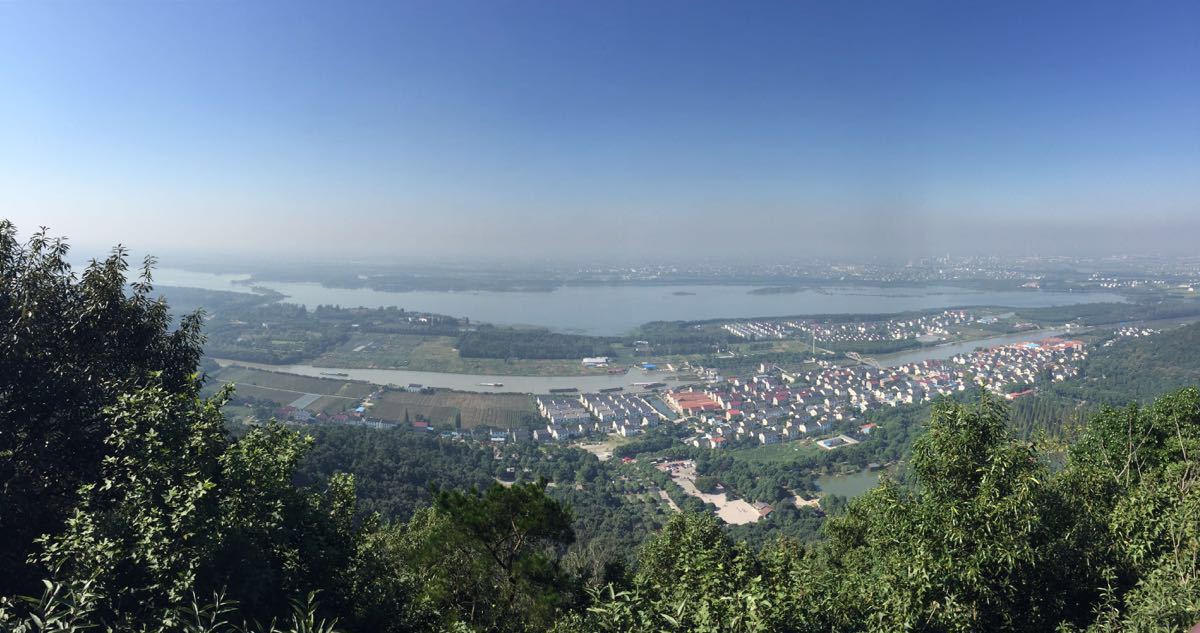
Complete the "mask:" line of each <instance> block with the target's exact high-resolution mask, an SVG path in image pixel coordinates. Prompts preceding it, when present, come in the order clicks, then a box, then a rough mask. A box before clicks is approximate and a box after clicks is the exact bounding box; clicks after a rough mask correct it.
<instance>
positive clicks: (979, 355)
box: [951, 338, 1087, 394]
mask: <svg viewBox="0 0 1200 633" xmlns="http://www.w3.org/2000/svg"><path fill="white" fill-rule="evenodd" d="M1086 358H1087V349H1085V348H1084V345H1083V342H1082V341H1075V340H1063V339H1061V338H1048V339H1044V340H1041V341H1036V342H1035V341H1028V342H1024V343H1016V344H1013V345H1001V346H999V347H992V348H989V349H986V350H979V351H976V352H974V353H972V354H960V355H958V356H955V357H954V358H953V359H951V360H952V361H953V363H954V364H955V365H956V366H957V368H956V370H955V372H954V374H953V378H954V379H955V380H958V381H959V382H965V381H967V380H970V381H971V382H972V383H974V384H981V385H982V386H983V387H984V388H985V389H990V390H991V391H993V392H995V393H1001V394H1002V393H1006V392H1008V390H1009V388H1010V387H1012V386H1013V385H1021V384H1028V385H1031V386H1032V385H1034V384H1036V383H1037V382H1039V381H1040V380H1042V379H1044V378H1048V379H1049V380H1050V381H1052V382H1062V381H1064V380H1067V379H1068V378H1073V377H1075V376H1078V375H1079V364H1080V363H1081V362H1082V361H1083V360H1084V359H1086Z"/></svg>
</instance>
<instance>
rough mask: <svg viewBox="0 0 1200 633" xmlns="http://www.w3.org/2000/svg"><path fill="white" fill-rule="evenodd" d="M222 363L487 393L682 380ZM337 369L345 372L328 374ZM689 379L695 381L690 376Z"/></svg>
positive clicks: (637, 374) (634, 373)
mask: <svg viewBox="0 0 1200 633" xmlns="http://www.w3.org/2000/svg"><path fill="white" fill-rule="evenodd" d="M216 360H217V364H219V365H221V366H222V367H225V366H228V365H237V366H240V367H251V368H254V369H263V370H266V371H277V372H282V373H285V374H299V375H301V376H316V377H318V378H346V379H348V380H363V381H366V382H370V383H374V384H377V385H400V386H404V385H410V384H418V385H422V386H425V387H438V388H442V389H454V390H457V391H476V392H487V393H514V392H516V393H533V394H548V393H550V390H551V389H571V388H575V389H578V390H579V391H580V392H582V393H597V392H599V391H600V390H601V389H609V388H612V387H623V388H624V389H625V390H626V391H628V392H630V393H639V392H641V391H643V390H642V388H640V387H634V386H633V383H635V382H661V383H666V384H667V386H669V387H677V386H679V385H680V384H683V383H682V382H681V381H679V380H675V379H671V378H668V377H667V375H665V374H657V373H644V372H642V371H640V370H636V369H635V370H631V371H630V372H629V373H627V374H603V375H599V376H496V375H477V374H447V373H441V372H432V371H412V370H408V369H349V368H341V367H336V368H332V367H314V366H313V365H267V364H265V363H248V362H243V361H240V360H239V361H233V360H226V359H223V358H219V359H216ZM331 373H337V374H345V376H336V377H335V376H328V375H326V374H331ZM493 382H502V383H504V386H503V387H485V386H483V385H481V384H480V383H493ZM688 382H689V383H695V382H697V380H696V379H691V380H689V381H688Z"/></svg>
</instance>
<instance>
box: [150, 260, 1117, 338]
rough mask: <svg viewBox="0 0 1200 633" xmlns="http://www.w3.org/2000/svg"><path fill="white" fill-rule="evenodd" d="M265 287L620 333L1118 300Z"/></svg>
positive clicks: (189, 280) (912, 292) (639, 289)
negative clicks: (678, 325) (656, 324)
mask: <svg viewBox="0 0 1200 633" xmlns="http://www.w3.org/2000/svg"><path fill="white" fill-rule="evenodd" d="M154 277H155V279H154V281H155V283H156V284H157V285H159V286H188V287H193V288H206V289H209V290H228V291H235V292H246V291H247V288H246V286H245V285H242V284H238V283H236V282H237V281H239V280H244V279H246V278H247V277H248V276H247V275H216V274H210V273H198V272H193V271H185V270H178V269H172V268H162V269H158V270H156V271H155V275H154ZM258 285H261V286H263V287H265V288H270V289H272V290H275V291H278V292H281V293H283V294H285V295H287V296H288V298H287V299H286V301H288V302H291V303H299V304H303V305H305V306H308V307H310V308H311V307H314V306H317V305H321V304H332V305H341V306H347V307H357V306H364V307H372V308H378V307H387V306H399V307H401V308H404V309H407V310H420V311H425V312H434V313H437V314H448V315H452V316H460V317H469V318H471V319H472V320H475V321H483V322H487V323H495V324H501V325H538V326H544V327H548V328H552V329H555V330H558V331H563V332H579V333H585V334H595V335H621V334H625V333H627V332H629V331H630V330H631V329H633V328H635V327H637V326H638V325H641V324H643V323H646V322H647V321H691V320H702V319H717V318H737V317H751V316H759V317H767V316H789V315H800V314H836V313H853V314H880V313H888V312H902V311H906V310H924V309H931V308H948V307H954V306H968V305H994V306H1010V307H1014V308H1033V307H1046V306H1057V305H1072V304H1078V303H1095V302H1101V301H1122V300H1123V299H1122V297H1120V296H1119V295H1115V294H1111V293H1067V292H1044V291H1040V290H1010V291H987V292H980V291H972V290H966V289H963V288H956V287H951V286H924V287H913V288H871V287H862V286H855V287H826V288H822V289H820V290H802V291H800V292H794V293H783V294H751V293H750V291H751V290H753V289H754V287H753V286H744V285H681V286H646V285H615V286H590V285H589V286H565V287H561V288H558V289H557V290H554V291H551V292H488V291H471V292H437V291H413V292H379V291H376V290H370V289H362V288H358V289H351V288H327V287H324V286H322V285H320V284H317V283H284V282H264V283H261V284H258Z"/></svg>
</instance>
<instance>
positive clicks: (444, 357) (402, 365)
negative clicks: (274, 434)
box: [313, 334, 662, 376]
mask: <svg viewBox="0 0 1200 633" xmlns="http://www.w3.org/2000/svg"><path fill="white" fill-rule="evenodd" d="M454 345H455V339H454V337H451V336H428V337H427V336H415V335H406V334H355V335H354V336H352V337H351V339H350V341H349V342H348V343H345V344H343V345H340V346H338V347H337V349H335V350H333V351H330V352H326V353H325V354H322V355H321V356H320V357H318V358H317V359H316V360H315V361H313V364H314V365H317V366H320V367H351V368H367V369H376V368H378V369H412V370H415V371H436V372H447V373H454V374H490V375H496V376H591V375H601V374H604V373H605V372H607V369H605V368H595V367H584V366H583V365H582V364H580V362H579V359H575V358H568V359H554V360H522V359H515V360H505V359H500V358H463V357H461V356H459V354H458V350H457V349H456V348H455V347H454ZM616 347H617V356H615V357H614V358H613V365H614V366H618V367H619V366H630V365H634V364H637V363H642V362H646V361H647V360H648V359H645V358H634V357H633V356H632V355H630V354H628V353H627V350H625V349H624V348H622V347H621V346H616ZM356 350H357V351H356ZM651 362H654V361H651ZM658 362H662V361H661V360H659V361H658Z"/></svg>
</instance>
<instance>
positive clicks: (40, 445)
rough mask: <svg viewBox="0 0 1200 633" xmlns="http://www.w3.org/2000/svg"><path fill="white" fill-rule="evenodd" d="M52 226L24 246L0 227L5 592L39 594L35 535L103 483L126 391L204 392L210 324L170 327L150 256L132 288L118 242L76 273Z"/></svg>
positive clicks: (0, 522)
mask: <svg viewBox="0 0 1200 633" xmlns="http://www.w3.org/2000/svg"><path fill="white" fill-rule="evenodd" d="M68 252H69V248H68V245H67V243H66V241H65V240H63V239H61V238H51V237H50V236H48V235H47V233H46V231H45V229H42V230H41V231H39V232H37V233H35V234H34V235H33V236H32V237H31V238H30V239H29V240H28V241H27V242H25V243H24V244H22V243H19V242H18V241H17V238H16V227H14V226H13V225H12V224H11V223H10V222H8V221H6V220H0V491H3V492H2V496H0V569H3V570H4V573H3V574H0V595H4V594H11V593H17V592H32V591H35V590H37V588H38V587H39V585H38V583H37V580H38V579H39V578H41V577H42V571H41V570H38V569H36V568H34V567H32V566H29V565H26V564H25V563H26V559H28V558H29V557H30V555H31V554H32V553H33V551H34V539H35V538H36V537H37V536H39V535H41V534H47V533H53V532H57V531H59V530H60V529H61V527H62V525H63V521H64V520H65V519H66V518H67V517H68V516H69V515H70V513H71V510H72V508H73V507H74V505H75V502H76V499H77V494H76V493H77V491H78V490H79V489H80V487H81V486H83V485H85V484H88V483H90V482H94V481H96V479H97V476H98V474H99V471H100V467H101V462H102V460H103V457H104V454H105V443H104V440H105V438H106V437H108V436H109V434H110V431H111V428H110V421H109V420H108V418H107V417H106V415H105V414H104V411H105V409H106V407H108V406H110V405H112V404H114V403H115V402H116V401H117V399H118V398H119V397H120V395H121V394H125V393H129V392H131V391H134V390H136V389H137V388H139V387H142V386H146V385H148V384H151V383H152V382H153V383H157V384H161V385H163V387H164V388H165V389H167V390H170V391H175V392H181V393H195V390H196V385H197V383H196V382H195V381H194V380H193V379H192V378H191V376H192V374H193V373H194V372H195V368H196V364H197V361H198V359H199V358H200V350H201V342H202V339H201V334H200V328H201V319H200V316H199V315H198V314H192V315H188V316H184V317H182V318H181V319H179V320H178V321H177V322H175V323H173V322H172V319H171V315H170V313H169V312H168V310H167V306H166V304H165V303H164V302H163V301H161V300H156V299H154V298H153V297H152V294H151V293H152V286H151V275H150V269H151V265H152V264H153V260H152V259H150V258H147V260H146V262H145V266H144V268H143V269H142V272H141V276H140V277H139V278H138V279H137V280H136V281H134V282H133V283H132V284H127V283H126V277H125V275H126V272H127V271H128V263H127V261H126V260H127V253H126V251H125V250H124V249H123V248H121V247H117V248H116V249H114V250H113V253H112V255H111V256H109V257H108V258H107V259H105V260H104V261H99V262H97V261H93V262H92V263H91V264H90V265H88V266H87V268H85V269H84V271H83V273H82V274H81V275H77V274H76V273H74V272H73V271H72V269H71V266H70V264H69V263H68V262H67V254H68Z"/></svg>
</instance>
